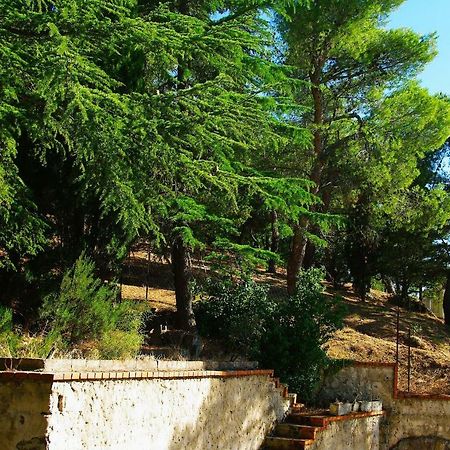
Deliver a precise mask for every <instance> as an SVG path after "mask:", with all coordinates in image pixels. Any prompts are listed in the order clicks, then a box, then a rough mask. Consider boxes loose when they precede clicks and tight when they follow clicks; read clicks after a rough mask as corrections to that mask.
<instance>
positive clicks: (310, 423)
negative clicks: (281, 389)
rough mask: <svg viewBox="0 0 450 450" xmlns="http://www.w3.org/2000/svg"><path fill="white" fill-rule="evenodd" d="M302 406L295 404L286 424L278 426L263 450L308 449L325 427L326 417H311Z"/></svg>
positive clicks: (265, 442)
mask: <svg viewBox="0 0 450 450" xmlns="http://www.w3.org/2000/svg"><path fill="white" fill-rule="evenodd" d="M303 408H304V406H303V405H302V404H296V403H294V404H293V405H292V406H291V409H290V413H289V415H288V416H287V418H286V421H285V422H284V423H280V424H278V425H277V426H276V427H275V429H274V431H273V433H272V436H268V437H267V438H266V440H265V441H264V445H263V449H265V450H270V449H275V450H276V449H287V450H289V449H307V448H309V446H310V445H311V444H312V443H313V442H314V439H315V438H316V435H317V433H318V432H320V431H321V430H322V429H323V427H324V426H325V419H326V416H321V415H314V416H313V415H310V414H307V413H305V412H302V411H303Z"/></svg>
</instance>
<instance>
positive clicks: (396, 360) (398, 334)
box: [395, 305, 400, 365]
mask: <svg viewBox="0 0 450 450" xmlns="http://www.w3.org/2000/svg"><path fill="white" fill-rule="evenodd" d="M396 342H397V348H396V352H395V362H396V363H397V365H398V364H399V362H400V361H399V360H400V354H399V350H400V305H397V340H396Z"/></svg>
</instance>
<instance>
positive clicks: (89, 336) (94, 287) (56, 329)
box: [41, 254, 142, 357]
mask: <svg viewBox="0 0 450 450" xmlns="http://www.w3.org/2000/svg"><path fill="white" fill-rule="evenodd" d="M94 268H95V266H94V263H93V262H92V261H91V260H90V259H89V258H87V257H86V256H85V255H84V254H82V255H81V256H80V257H79V258H78V260H77V261H76V262H75V264H74V266H73V267H72V268H71V269H70V270H69V271H68V272H66V274H65V275H64V277H63V280H62V282H61V287H60V290H59V292H58V293H57V294H54V295H51V296H49V297H47V298H46V299H45V300H44V303H43V306H42V308H41V317H42V318H43V319H45V320H47V321H48V322H49V327H50V330H51V331H50V335H53V336H59V337H60V339H59V341H60V343H61V345H62V347H63V348H66V349H71V348H73V347H76V346H77V345H79V344H81V343H85V342H90V343H91V344H92V342H94V344H95V343H96V344H95V348H97V347H98V357H109V356H110V355H113V356H115V357H119V356H120V357H127V356H134V355H135V354H136V353H137V352H138V350H139V347H140V345H141V343H142V336H141V334H140V333H139V328H140V325H141V315H142V312H140V311H138V309H137V308H136V306H135V305H134V304H133V303H131V302H122V303H117V302H116V297H117V291H116V288H115V287H112V286H110V285H108V284H105V283H104V282H102V281H101V280H100V279H98V278H96V277H95V275H94ZM114 345H116V346H117V349H116V350H114V349H113V347H114ZM90 351H91V352H92V351H93V349H92V346H91V350H90Z"/></svg>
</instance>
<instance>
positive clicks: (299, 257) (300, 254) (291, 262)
mask: <svg viewBox="0 0 450 450" xmlns="http://www.w3.org/2000/svg"><path fill="white" fill-rule="evenodd" d="M307 226H308V220H307V219H306V218H305V217H302V218H301V219H300V221H299V223H298V225H296V226H295V228H294V237H293V238H292V247H291V251H290V254H289V259H288V265H287V290H288V293H289V294H290V295H292V294H293V293H294V292H295V288H296V285H297V276H298V272H299V271H300V268H301V267H302V264H303V258H304V257H305V250H306V243H307V242H308V240H307V238H306V235H305V231H306V227H307Z"/></svg>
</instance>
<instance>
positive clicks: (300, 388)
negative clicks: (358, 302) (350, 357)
mask: <svg viewBox="0 0 450 450" xmlns="http://www.w3.org/2000/svg"><path fill="white" fill-rule="evenodd" d="M323 276H324V273H323V272H322V271H321V270H319V269H311V270H309V271H303V272H301V273H300V276H299V280H298V284H297V291H296V293H295V295H293V296H292V297H289V298H288V299H287V300H286V301H284V302H281V303H280V305H279V308H277V310H276V311H275V317H274V321H273V322H272V326H270V327H269V328H268V330H267V333H266V334H265V335H264V337H263V340H262V342H261V354H260V361H261V362H262V364H263V365H264V366H265V367H276V368H277V373H279V376H280V377H281V378H282V379H283V380H285V382H286V383H287V384H288V385H289V386H290V387H291V388H292V389H293V390H294V391H295V392H298V393H299V395H300V397H301V398H302V400H304V401H311V400H313V398H314V394H315V392H316V390H317V389H318V388H319V386H320V382H321V379H322V375H323V370H324V368H325V367H326V366H327V364H328V359H327V356H326V354H325V351H324V350H323V345H324V344H325V343H326V342H327V341H328V340H329V339H330V338H331V336H332V334H333V332H334V331H336V330H337V329H338V328H340V327H342V319H343V317H344V315H345V309H344V307H343V304H342V302H341V300H340V299H339V298H335V297H329V296H327V295H325V294H324V289H323V286H322V284H321V281H322V279H323Z"/></svg>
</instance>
